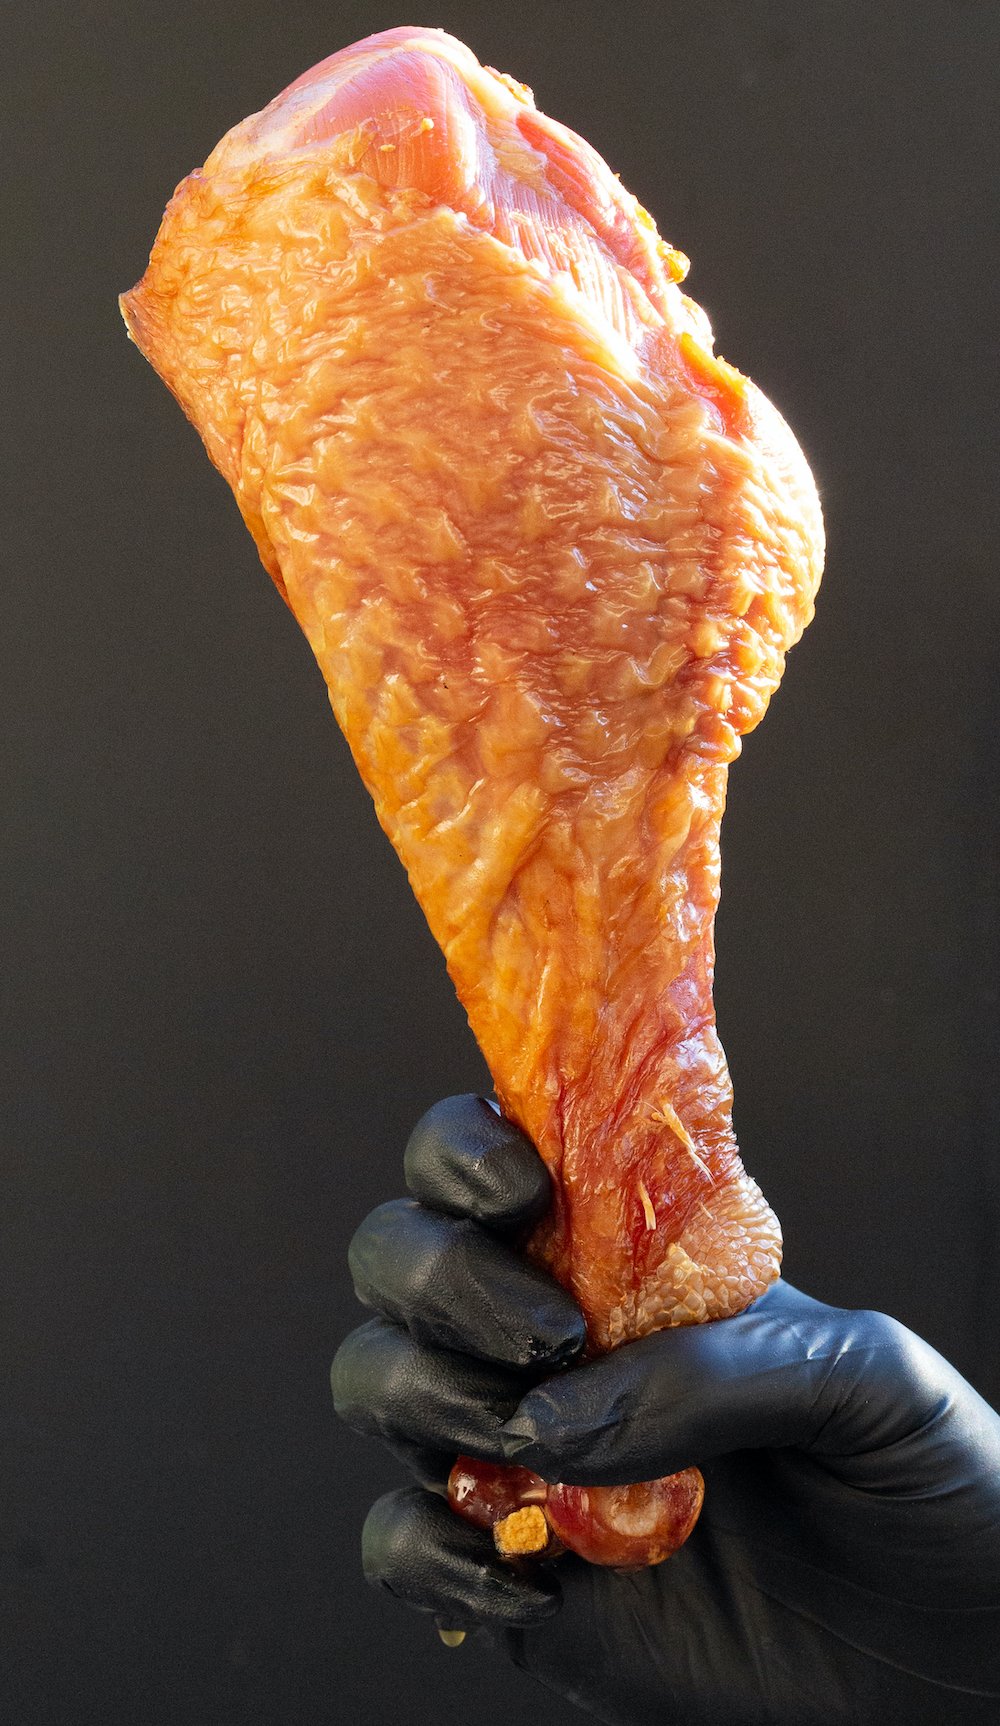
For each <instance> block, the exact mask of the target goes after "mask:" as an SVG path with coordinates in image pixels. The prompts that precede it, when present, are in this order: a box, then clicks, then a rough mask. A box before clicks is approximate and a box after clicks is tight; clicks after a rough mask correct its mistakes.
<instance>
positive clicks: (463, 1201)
mask: <svg viewBox="0 0 1000 1726" xmlns="http://www.w3.org/2000/svg"><path fill="white" fill-rule="evenodd" d="M403 1169H404V1173H405V1176H406V1184H407V1186H408V1188H409V1190H410V1192H411V1193H413V1195H414V1197H416V1198H418V1199H420V1200H421V1201H422V1202H423V1203H424V1204H427V1205H430V1206H431V1207H432V1208H433V1209H436V1210H438V1211H443V1212H445V1213H446V1214H448V1215H451V1216H465V1217H469V1218H471V1219H472V1220H473V1221H475V1222H479V1223H482V1224H485V1225H487V1226H488V1227H490V1228H493V1229H516V1228H519V1227H521V1226H522V1225H523V1224H525V1223H527V1222H530V1221H532V1220H533V1219H534V1218H536V1217H538V1216H540V1215H541V1213H542V1211H543V1210H544V1209H545V1207H546V1205H547V1204H548V1202H549V1199H550V1196H551V1183H550V1180H549V1175H548V1171H547V1169H546V1167H545V1164H544V1163H543V1162H542V1160H541V1158H540V1157H539V1155H538V1152H537V1151H536V1150H535V1148H534V1146H533V1145H532V1143H531V1141H530V1140H529V1139H527V1138H526V1137H525V1135H524V1134H523V1133H522V1132H521V1131H520V1129H519V1128H517V1127H515V1126H514V1125H513V1124H512V1123H511V1122H510V1121H505V1120H504V1119H503V1117H502V1116H501V1115H499V1114H498V1113H497V1111H496V1110H495V1109H494V1108H492V1107H491V1105H490V1104H489V1103H487V1102H486V1100H485V1099H484V1098H483V1097H477V1096H459V1097H447V1098H445V1100H444V1101H443V1102H440V1103H435V1104H434V1106H433V1108H431V1109H428V1111H427V1113H426V1114H425V1115H423V1116H422V1117H421V1119H420V1120H419V1121H418V1122H417V1125H416V1127H415V1128H414V1129H413V1132H412V1133H411V1135H410V1139H409V1142H408V1143H407V1146H406V1150H405V1152H404V1157H403Z"/></svg>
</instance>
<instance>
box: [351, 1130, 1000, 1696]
mask: <svg viewBox="0 0 1000 1726" xmlns="http://www.w3.org/2000/svg"><path fill="white" fill-rule="evenodd" d="M405 1166H406V1178H407V1184H408V1186H409V1188H410V1191H411V1192H412V1193H413V1194H414V1195H415V1197H414V1199H413V1200H399V1201H396V1202H394V1203H391V1204H387V1205H382V1206H380V1207H379V1209H378V1210H376V1211H373V1212H372V1214H371V1215H370V1216H369V1217H368V1218H367V1220H366V1221H365V1222H364V1223H363V1224H362V1225H361V1228H360V1229H359V1230H358V1233H357V1235H356V1236H355V1238H354V1241H353V1243H352V1247H351V1266H352V1270H353V1273H354V1278H355V1284H356V1287H357V1291H358V1294H359V1297H360V1298H361V1300H362V1301H363V1302H365V1304H366V1305H369V1306H372V1307H374V1308H375V1309H376V1311H377V1312H378V1313H379V1314H380V1315H382V1316H380V1317H377V1318H374V1319H372V1320H371V1321H370V1322H369V1323H368V1324H366V1325H363V1326H362V1327H361V1328H360V1330H357V1331H354V1332H353V1333H352V1335H351V1336H349V1337H348V1339H347V1341H346V1342H345V1343H344V1345H343V1347H342V1348H341V1350H340V1352H339V1353H338V1355H337V1358H336V1361H335V1362H334V1367H333V1385H334V1397H335V1401H336V1406H337V1409H338V1411H339V1413H340V1414H341V1415H342V1416H343V1417H344V1419H345V1420H347V1421H348V1422H350V1424H351V1425H352V1426H355V1427H356V1428H358V1430H360V1431H362V1432H365V1433H372V1434H377V1435H378V1436H379V1437H381V1438H383V1439H384V1440H385V1441H386V1442H387V1443H388V1444H390V1445H391V1446H392V1447H393V1449H394V1450H396V1452H397V1453H398V1454H400V1455H402V1456H403V1457H404V1458H405V1459H406V1460H407V1461H408V1462H409V1463H410V1465H411V1466H412V1467H413V1469H414V1471H415V1472H416V1474H417V1477H418V1478H419V1479H420V1481H421V1482H422V1486H423V1487H424V1488H426V1487H432V1488H437V1489H438V1494H437V1495H436V1494H435V1492H434V1491H427V1490H421V1489H419V1488H409V1489H403V1490H401V1491H398V1492H393V1493H389V1494H388V1495H387V1496H386V1497H384V1498H382V1499H380V1500H379V1501H378V1503H377V1504H375V1505H374V1506H373V1508H372V1510H371V1512H370V1514H369V1517H368V1520H367V1523H366V1525H365V1532H364V1564H365V1571H366V1574H367V1576H368V1578H369V1580H370V1581H371V1582H373V1583H376V1584H380V1585H381V1586H383V1587H385V1588H386V1589H388V1590H389V1592H390V1593H392V1594H395V1595H397V1596H399V1597H400V1598H402V1599H404V1600H406V1601H408V1602H409V1603H410V1604H411V1605H415V1606H418V1607H421V1608H423V1609H424V1610H427V1611H431V1612H434V1613H435V1614H437V1616H438V1620H439V1622H440V1623H441V1624H447V1625H449V1626H455V1627H462V1626H465V1627H468V1628H471V1627H473V1626H475V1625H479V1626H482V1627H483V1628H484V1629H485V1630H486V1631H487V1632H488V1633H491V1634H492V1635H493V1636H494V1637H496V1638H498V1639H499V1640H500V1641H501V1642H502V1643H504V1644H505V1645H506V1647H507V1649H508V1651H509V1653H510V1654H511V1656H512V1657H513V1659H514V1660H515V1661H516V1662H517V1664H518V1665H520V1666H522V1667H524V1668H525V1669H526V1670H527V1671H529V1672H531V1673H532V1674H533V1675H534V1676H535V1677H537V1678H538V1679H539V1680H540V1681H541V1682H542V1683H544V1684H547V1685H549V1686H550V1687H551V1688H552V1689H554V1690H556V1691H558V1692H560V1693H561V1694H562V1695H563V1696H566V1697H568V1698H569V1699H570V1700H571V1701H573V1702H576V1703H578V1704H579V1706H580V1707H582V1708H583V1709H585V1710H586V1711H588V1712H589V1713H591V1714H593V1715H596V1716H597V1718H598V1719H601V1720H605V1721H609V1722H615V1723H618V1726H646V1723H647V1722H649V1723H650V1726H653V1723H655V1726H675V1723H676V1726H680V1723H681V1722H683V1723H684V1726H764V1723H767V1726H847V1723H851V1726H869V1723H872V1726H876V1723H877V1726H896V1723H897V1722H899V1723H901V1726H969V1723H973V1722H974V1723H975V1726H986V1723H987V1722H989V1723H990V1726H997V1723H998V1722H1000V1417H998V1416H997V1414H995V1413H994V1411H993V1410H992V1409H991V1408H989V1407H988V1405H987V1404H986V1403H985V1402H983V1400H982V1399H981V1398H980V1397H979V1396H977V1394H976V1392H975V1391H974V1390H972V1388H971V1387H970V1386H969V1385H968V1384H967V1383H966V1382H965V1380H964V1379H962V1378H961V1377H960V1376H959V1374H958V1373H957V1372H956V1371H955V1370H954V1368H953V1367H951V1366H949V1365H948V1363H947V1361H945V1360H943V1359H942V1357H941V1356H940V1355H939V1354H937V1353H935V1351H934V1350H933V1349H932V1348H931V1347H930V1346H929V1345H928V1344H927V1343H925V1342H922V1341H921V1340H920V1338H919V1337H916V1336H914V1335H913V1334H912V1332H910V1331H907V1330H905V1329H904V1327H903V1326H902V1325H900V1324H897V1323H896V1322H895V1321H894V1320H893V1319H890V1318H886V1317H885V1316H884V1315H882V1314H881V1313H871V1312H846V1311H841V1310H839V1309H838V1308H835V1307H828V1306H823V1305H822V1304H821V1303H820V1302H818V1301H814V1300H810V1298H809V1297H808V1296H807V1295H803V1294H800V1293H799V1292H798V1291H797V1290H796V1289H793V1288H791V1287H790V1286H789V1285H788V1284H787V1283H781V1282H779V1283H776V1284H775V1285H774V1286H773V1287H772V1288H771V1289H769V1290H768V1292H767V1293H766V1294H765V1295H763V1296H762V1297H761V1299H760V1300H758V1301H756V1302H755V1303H754V1305H753V1306H752V1307H751V1308H750V1309H749V1310H748V1311H747V1312H745V1313H742V1314H740V1315H739V1316H738V1317H736V1318H731V1319H725V1320H722V1321H720V1322H718V1323H715V1324H709V1325H698V1326H692V1327H690V1328H686V1329H682V1330H671V1331H661V1332H659V1333H657V1334H656V1335H655V1336H650V1337H646V1338H644V1339H643V1340H642V1341H641V1342H636V1343H630V1344H627V1345H626V1346H625V1347H623V1348H620V1349H618V1350H616V1351H615V1353H614V1354H611V1355H606V1356H604V1357H603V1358H601V1359H599V1360H596V1361H594V1362H591V1363H588V1364H585V1365H582V1366H576V1367H572V1366H571V1368H570V1370H568V1371H563V1370H561V1369H563V1368H564V1367H566V1366H567V1364H568V1363H571V1362H572V1361H573V1359H574V1357H575V1356H576V1355H577V1354H578V1353H579V1351H580V1348H581V1345H582V1341H583V1325H582V1320H581V1316H580V1313H579V1311H578V1309H577V1308H576V1306H575V1304H574V1303H573V1301H572V1300H571V1299H570V1297H569V1296H568V1295H567V1294H565V1293H564V1292H563V1290H561V1289H560V1288H558V1287H557V1286H556V1285H555V1284H554V1283H552V1282H551V1281H550V1280H549V1279H548V1278H546V1277H545V1276H543V1275H542V1274H541V1273H540V1272H539V1271H537V1270H535V1269H533V1268H532V1267H530V1266H528V1265H527V1264H525V1263H524V1262H523V1261H522V1260H521V1259H520V1258H519V1257H518V1255H517V1253H516V1251H515V1250H514V1249H513V1247H512V1246H511V1245H510V1244H508V1243H507V1242H506V1241H505V1235H508V1236H509V1235H510V1234H512V1233H517V1231H519V1230H520V1229H521V1228H522V1227H523V1225H524V1224H525V1223H526V1222H527V1221H530V1220H531V1219H532V1218H533V1217H535V1216H537V1215H538V1214H540V1212H541V1211H542V1210H544V1208H545V1205H546V1203H547V1194H548V1175H547V1173H546V1171H545V1169H544V1166H543V1164H542V1162H541V1160H540V1158H539V1157H538V1156H537V1155H536V1153H535V1152H534V1150H533V1149H532V1148H531V1146H530V1145H529V1144H528V1142H527V1141H526V1140H525V1139H524V1137H523V1136H522V1135H521V1134H520V1133H519V1132H517V1131H516V1129H514V1128H513V1127H511V1126H509V1125H508V1124H507V1123H506V1122H504V1121H502V1120H501V1119H500V1118H499V1117H498V1116H497V1115H496V1113H495V1112H494V1111H493V1110H492V1109H491V1108H490V1107H489V1105H488V1104H486V1103H484V1102H483V1101H482V1100H481V1099H479V1098H475V1097H459V1098H453V1099H451V1100H449V1101H448V1102H446V1103H442V1104H439V1105H438V1106H437V1107H436V1108H434V1109H432V1110H431V1111H430V1112H429V1114H427V1115H425V1116H424V1118H423V1120H422V1121H421V1122H420V1124H419V1125H418V1127H417V1128H416V1131H415V1132H414V1134H413V1137H412V1138H411V1140H410V1143H409V1145H408V1146H407V1150H406V1164H405ZM459 1451H465V1452H468V1453H471V1454H473V1455H479V1456H484V1457H489V1458H493V1459H506V1460H508V1461H511V1462H517V1463H520V1464H523V1465H525V1466H527V1467H529V1468H533V1469H535V1470H536V1471H537V1472H538V1473H539V1474H542V1475H544V1476H545V1478H546V1479H549V1480H553V1481H554V1480H563V1481H568V1482H571V1483H581V1484H591V1485H601V1484H614V1483H620V1482H624V1481H633V1480H648V1479H653V1478H655V1477H656V1476H658V1475H662V1474H668V1473H672V1472H673V1471H675V1470H678V1469H681V1468H685V1467H687V1466H689V1465H690V1464H692V1463H695V1464H697V1465H698V1466H700V1467H701V1469H702V1470H703V1473H704V1475H705V1482H706V1489H705V1505H704V1509H703V1511H702V1515H701V1519H700V1521H699V1523H698V1525H697V1527H696V1528H695V1530H694V1533H693V1534H692V1535H691V1537H690V1539H689V1540H688V1542H687V1544H686V1545H685V1546H683V1547H682V1548H681V1550H680V1551H679V1552H677V1553H675V1554H674V1556H673V1557H672V1558H669V1559H667V1561H666V1562H665V1563H664V1564H661V1565H658V1566H656V1567H655V1568H653V1569H649V1570H642V1571H635V1572H631V1573H629V1574H617V1573H616V1572H614V1571H610V1570H604V1569H599V1568H597V1567H595V1566H592V1565H588V1564H585V1563H583V1562H582V1561H581V1560H579V1559H576V1558H573V1557H572V1556H567V1557H564V1558H561V1559H559V1560H558V1561H557V1562H556V1563H554V1564H546V1565H540V1566H537V1567H536V1568H535V1569H534V1570H533V1571H531V1570H528V1571H527V1572H526V1573H524V1572H520V1573H519V1572H518V1571H516V1570H514V1569H513V1568H511V1567H510V1566H509V1565H507V1564H505V1563H504V1562H503V1561H502V1560H501V1559H499V1558H498V1557H497V1556H496V1554H495V1552H494V1549H493V1543H492V1541H491V1539H490V1537H489V1535H487V1534H484V1533H481V1532H479V1531H478V1530H476V1529H474V1528H471V1527H470V1526H468V1525H467V1524H466V1523H463V1522H461V1521H460V1520H459V1519H458V1518H457V1517H456V1516H455V1515H454V1514H453V1513H452V1512H451V1511H450V1510H449V1509H448V1507H447V1505H446V1504H445V1503H444V1502H443V1500H442V1498H441V1497H440V1496H439V1491H440V1487H441V1486H442V1484H443V1482H444V1480H445V1479H446V1477H447V1473H448V1470H449V1468H450V1467H451V1464H452V1462H453V1460H454V1457H455V1454H456V1453H457V1452H459Z"/></svg>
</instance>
